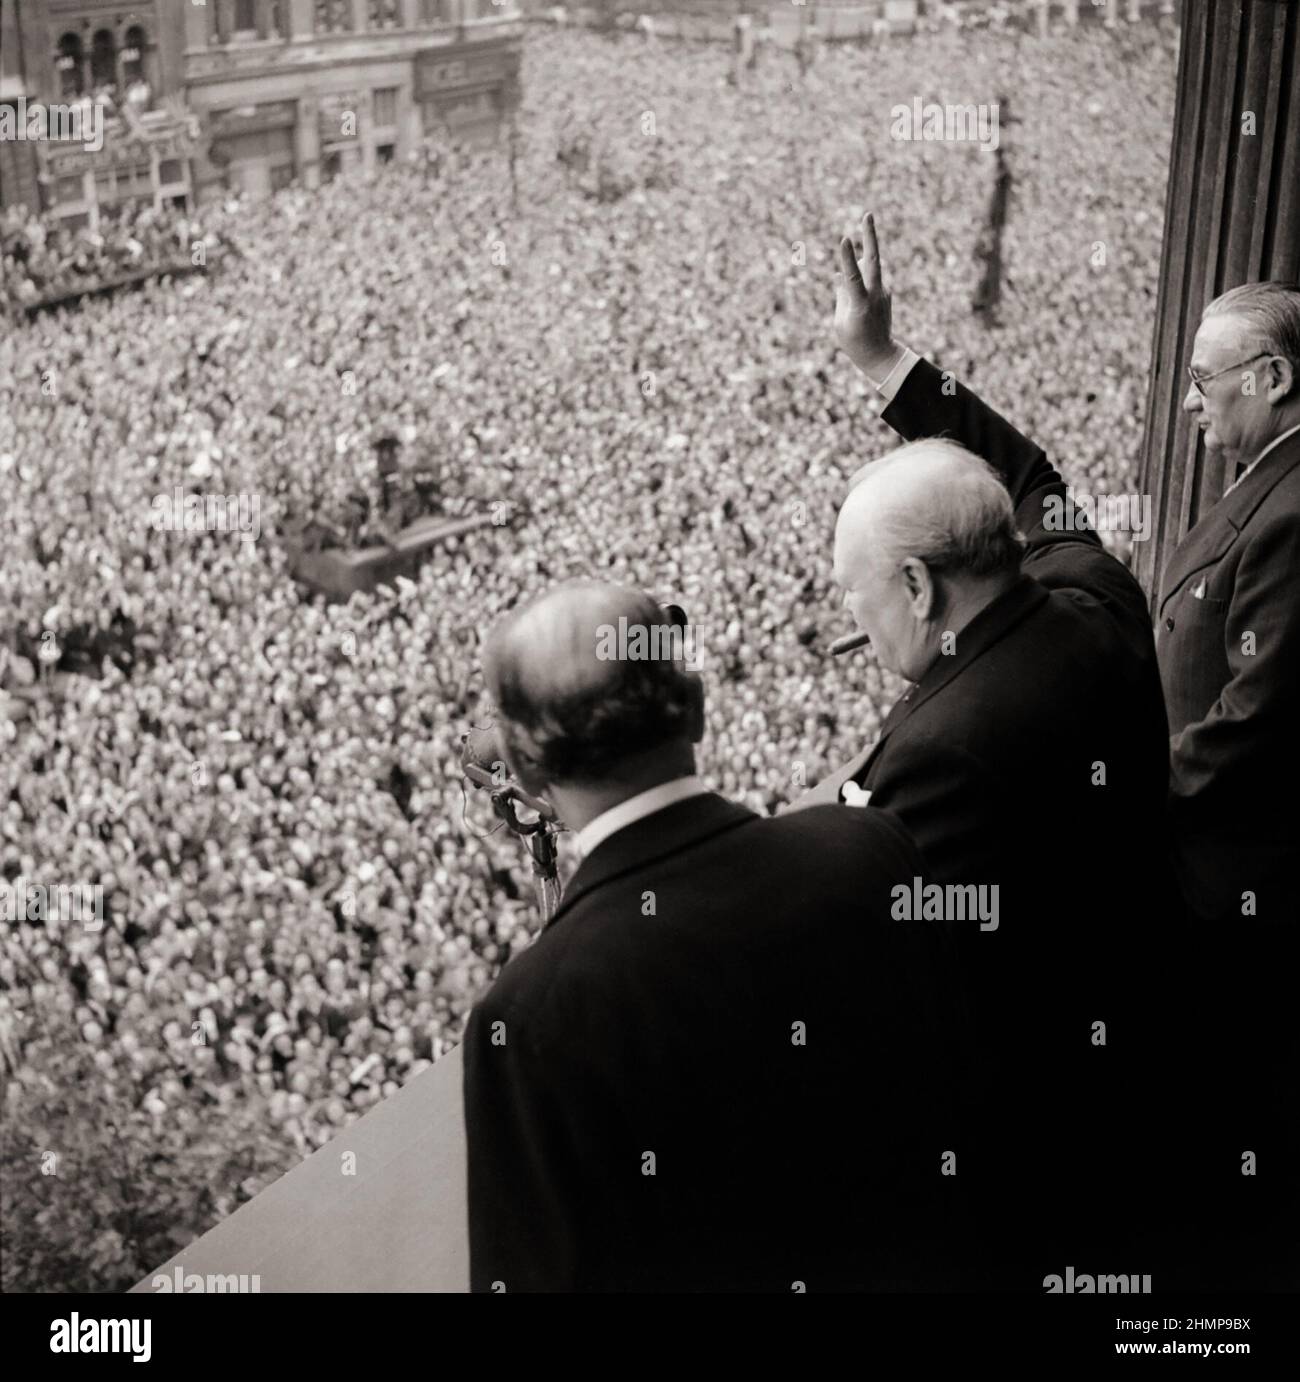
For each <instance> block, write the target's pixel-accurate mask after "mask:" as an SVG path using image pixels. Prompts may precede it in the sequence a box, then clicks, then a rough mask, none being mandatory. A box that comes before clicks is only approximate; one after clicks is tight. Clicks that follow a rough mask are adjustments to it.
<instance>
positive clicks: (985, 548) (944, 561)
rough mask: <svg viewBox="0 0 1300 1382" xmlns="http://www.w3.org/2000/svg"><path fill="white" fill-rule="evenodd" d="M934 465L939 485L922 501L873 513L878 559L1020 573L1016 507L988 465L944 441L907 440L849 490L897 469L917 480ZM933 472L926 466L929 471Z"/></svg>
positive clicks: (896, 504)
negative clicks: (907, 559)
mask: <svg viewBox="0 0 1300 1382" xmlns="http://www.w3.org/2000/svg"><path fill="white" fill-rule="evenodd" d="M927 461H929V462H930V463H931V467H932V468H933V469H934V470H935V471H941V472H942V475H941V477H940V476H936V479H937V480H940V481H941V482H940V483H936V484H935V485H934V486H933V488H932V489H931V491H930V495H929V497H927V499H926V501H925V502H923V503H917V502H915V499H914V498H913V502H910V503H900V502H897V501H895V502H888V501H887V502H885V503H884V504H881V505H880V506H879V507H878V508H877V509H876V511H875V513H874V514H873V520H872V526H873V537H874V538H875V542H874V544H873V545H874V546H875V547H876V548H877V549H878V553H879V558H880V559H881V560H882V561H885V562H887V563H889V564H890V565H891V566H896V565H897V564H898V563H899V562H901V561H902V560H903V559H904V558H905V557H918V558H920V560H921V561H923V562H924V563H925V564H926V566H928V567H929V568H930V569H931V570H932V571H937V572H963V573H965V574H966V575H970V576H993V575H999V574H1004V573H1006V572H1009V571H1015V570H1018V569H1019V567H1020V561H1021V558H1022V557H1023V556H1024V553H1025V540H1024V538H1023V537H1022V536H1021V534H1020V532H1019V531H1018V530H1017V528H1016V513H1015V508H1014V506H1013V505H1012V503H1011V495H1010V494H1009V493H1008V492H1007V488H1006V486H1005V485H1004V484H1003V483H1002V481H1001V480H1000V479H999V478H998V475H997V472H996V471H995V470H994V469H993V467H992V466H990V465H989V463H988V462H987V461H985V460H983V459H982V458H981V457H979V456H977V455H975V453H974V452H973V451H968V450H967V449H966V448H965V447H964V446H961V445H959V444H958V443H957V442H955V441H949V440H948V439H947V438H945V437H927V438H925V439H923V440H920V441H914V442H908V443H907V444H906V445H905V446H900V447H899V448H898V449H897V450H896V451H891V452H890V454H889V455H888V456H885V457H884V458H883V459H881V460H879V461H874V462H873V463H872V464H870V465H866V466H863V467H862V469H861V470H859V471H858V473H857V474H856V475H855V476H854V477H853V482H852V486H851V488H853V489H856V488H857V486H858V485H859V484H861V483H862V482H864V481H865V480H867V479H869V478H871V479H874V478H876V477H878V476H879V475H881V474H882V473H883V472H885V471H887V470H893V469H894V468H895V467H896V466H903V465H905V466H907V468H908V470H909V471H911V472H912V473H913V474H914V475H915V476H916V478H917V480H918V482H920V481H922V480H923V478H924V475H923V470H922V467H925V466H926V462H927ZM926 468H930V467H926Z"/></svg>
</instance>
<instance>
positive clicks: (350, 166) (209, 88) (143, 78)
mask: <svg viewBox="0 0 1300 1382" xmlns="http://www.w3.org/2000/svg"><path fill="white" fill-rule="evenodd" d="M0 25H2V26H3V27H2V28H0V61H2V62H3V66H2V67H0V105H6V104H7V105H9V106H10V108H11V111H13V112H14V114H15V115H17V114H18V113H19V110H20V106H21V105H22V104H23V103H25V104H26V106H27V107H30V106H31V105H33V104H34V103H42V104H45V105H48V104H49V103H55V102H57V103H62V104H63V105H65V106H70V107H71V106H77V105H78V104H80V105H81V106H82V107H84V108H86V109H88V110H89V109H91V108H92V107H95V106H98V107H101V108H102V110H103V112H104V115H105V120H104V141H103V147H102V148H101V149H97V150H93V151H92V150H90V149H88V148H87V147H86V146H85V144H84V143H82V142H73V141H68V140H65V141H60V140H53V139H28V140H9V139H0V205H13V204H16V203H23V204H26V205H29V206H39V207H41V208H42V209H46V210H49V211H52V212H53V213H54V214H56V215H58V216H61V217H66V218H68V219H69V220H71V221H72V222H74V223H76V224H90V225H92V226H94V225H96V224H98V220H99V218H100V216H101V215H102V214H103V213H105V212H106V211H108V210H110V209H111V208H114V207H118V206H122V205H125V204H139V203H150V204H152V205H154V206H159V207H161V206H163V205H166V204H175V205H182V206H192V205H194V204H195V203H198V202H202V201H203V200H204V199H205V198H207V197H209V196H213V195H224V194H225V193H226V192H228V191H241V192H244V193H246V194H248V195H250V196H254V197H260V196H265V195H268V194H269V193H271V192H273V191H275V190H276V189H277V188H279V187H283V186H285V185H286V184H288V183H289V182H292V181H294V180H297V181H300V182H301V183H303V184H304V185H306V186H309V187H314V186H317V185H319V183H321V182H322V181H327V180H329V179H331V178H333V177H336V176H338V175H340V174H343V173H346V172H349V171H357V170H360V171H371V170H373V169H374V168H376V167H377V166H379V165H380V164H383V163H385V162H388V161H390V160H392V159H395V158H405V157H407V156H408V155H409V154H411V153H413V152H414V151H416V150H417V149H419V148H420V147H422V146H424V145H425V144H433V145H437V144H442V143H448V142H452V141H456V142H476V143H480V142H491V141H494V140H495V139H496V138H497V136H498V134H499V132H500V128H501V125H502V122H503V120H505V119H507V118H508V117H509V115H510V114H511V112H513V110H514V109H515V107H516V105H517V104H518V98H519V62H520V48H521V40H522V21H521V20H520V18H519V15H518V12H517V10H516V8H515V0H150V2H149V3H140V4H136V5H134V6H132V5H130V4H124V3H122V0H0Z"/></svg>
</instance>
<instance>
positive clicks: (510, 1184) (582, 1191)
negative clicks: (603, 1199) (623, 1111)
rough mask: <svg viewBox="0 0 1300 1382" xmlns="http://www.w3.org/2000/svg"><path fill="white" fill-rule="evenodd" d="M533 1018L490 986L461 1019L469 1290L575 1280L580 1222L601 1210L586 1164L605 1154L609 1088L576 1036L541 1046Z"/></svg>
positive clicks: (556, 1286) (558, 1285) (564, 1285)
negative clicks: (600, 1107)
mask: <svg viewBox="0 0 1300 1382" xmlns="http://www.w3.org/2000/svg"><path fill="white" fill-rule="evenodd" d="M537 1028H538V1023H537V1022H536V1021H530V1019H529V1017H528V1015H527V1014H526V1013H521V1014H518V1015H516V1010H514V1009H512V1008H511V1007H510V1006H509V1005H508V1004H503V1003H495V1004H494V1003H493V1002H492V996H491V995H489V998H488V999H487V1000H485V1001H484V1003H482V1004H480V1005H479V1006H478V1007H476V1008H475V1009H474V1010H473V1012H472V1013H471V1015H470V1020H469V1023H468V1025H467V1027H466V1032H465V1041H464V1048H465V1075H464V1081H465V1086H464V1092H465V1136H466V1144H467V1155H468V1168H467V1170H468V1201H469V1250H470V1290H471V1291H494V1290H495V1291H501V1290H503V1289H504V1290H505V1291H506V1292H518V1291H573V1290H578V1289H582V1287H583V1284H584V1283H583V1282H582V1281H580V1279H579V1272H580V1269H581V1268H582V1267H583V1265H584V1252H583V1249H584V1240H585V1239H586V1238H588V1237H589V1235H588V1234H586V1232H585V1230H584V1225H585V1224H587V1223H590V1222H591V1216H592V1215H593V1214H594V1215H597V1216H599V1214H600V1212H601V1209H600V1187H599V1184H598V1183H597V1177H594V1176H592V1175H591V1174H590V1168H592V1167H600V1166H604V1165H607V1164H608V1162H609V1157H610V1154H609V1149H608V1147H607V1146H604V1145H603V1144H602V1136H601V1133H600V1129H601V1127H602V1123H603V1119H602V1116H601V1114H600V1113H599V1112H598V1111H597V1110H596V1108H595V1107H594V1103H599V1102H600V1101H601V1100H602V1098H603V1099H604V1100H605V1101H608V1099H609V1096H608V1094H607V1093H604V1085H603V1084H602V1083H601V1081H600V1079H599V1077H598V1076H597V1075H596V1074H595V1072H592V1071H589V1070H587V1069H586V1068H584V1055H583V1047H584V1046H585V1045H586V1043H585V1041H581V1040H575V1041H574V1042H573V1043H568V1042H566V1043H563V1044H562V1045H561V1046H559V1047H556V1048H552V1047H551V1046H548V1047H546V1048H545V1049H543V1048H542V1047H540V1046H539V1044H538V1043H537V1041H536V1040H535V1039H534V1033H535V1031H536V1030H537ZM494 1037H495V1041H494ZM593 1101H594V1103H593ZM581 1168H587V1174H586V1176H585V1179H584V1176H583V1173H582V1170H581ZM588 1265H589V1264H588ZM496 1283H500V1285H498V1284H496Z"/></svg>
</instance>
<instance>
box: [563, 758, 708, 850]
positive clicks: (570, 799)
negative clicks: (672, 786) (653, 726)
mask: <svg viewBox="0 0 1300 1382" xmlns="http://www.w3.org/2000/svg"><path fill="white" fill-rule="evenodd" d="M694 772H695V763H694V761H693V759H691V760H674V759H670V760H669V761H668V762H666V763H663V764H661V765H659V766H658V767H656V768H652V769H647V770H646V771H644V772H639V773H635V774H631V775H629V776H627V777H620V778H619V779H618V780H616V781H614V782H602V783H593V784H585V783H584V784H574V783H567V784H565V785H564V786H556V785H552V786H551V788H550V789H549V791H548V793H547V796H548V798H549V799H550V801H551V804H552V805H553V806H554V807H555V810H556V813H557V814H558V815H559V817H560V819H561V820H562V821H563V822H564V824H565V825H566V826H568V828H569V829H570V830H572V831H573V832H574V833H575V834H576V833H577V832H578V831H579V830H581V829H582V828H583V827H584V826H586V825H589V824H590V823H591V822H592V821H594V820H595V819H596V817H597V816H603V815H604V814H605V812H606V811H612V810H613V809H614V807H616V806H621V805H622V804H623V802H625V801H629V800H630V799H631V798H632V797H639V796H640V795H641V793H642V792H648V791H650V789H651V788H652V787H659V786H661V785H662V784H663V783H665V782H675V781H676V780H677V779H678V778H679V777H690V776H691V775H692V774H693V773H694Z"/></svg>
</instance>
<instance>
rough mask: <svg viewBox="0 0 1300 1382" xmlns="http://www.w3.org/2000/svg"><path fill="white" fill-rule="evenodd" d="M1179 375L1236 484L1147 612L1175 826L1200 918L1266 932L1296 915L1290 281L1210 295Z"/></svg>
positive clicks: (1296, 501)
mask: <svg viewBox="0 0 1300 1382" xmlns="http://www.w3.org/2000/svg"><path fill="white" fill-rule="evenodd" d="M1188 374H1189V375H1190V376H1191V381H1192V382H1191V387H1190V388H1189V389H1188V391H1187V397H1186V398H1185V399H1184V400H1183V408H1184V409H1185V410H1186V411H1187V412H1188V413H1190V414H1191V415H1192V417H1193V418H1194V420H1195V422H1196V425H1197V426H1198V427H1200V428H1201V430H1202V434H1203V437H1204V441H1205V447H1206V450H1207V451H1209V452H1212V453H1218V454H1221V455H1222V457H1223V460H1224V461H1225V463H1226V468H1227V471H1226V473H1227V474H1228V475H1229V476H1230V477H1231V484H1230V485H1229V487H1228V490H1227V492H1226V493H1225V494H1224V496H1223V498H1222V499H1220V500H1219V502H1218V503H1217V504H1215V505H1214V507H1213V508H1211V509H1210V510H1209V512H1208V513H1206V514H1205V515H1204V516H1203V517H1202V519H1201V521H1200V522H1199V523H1198V524H1197V525H1196V526H1195V527H1194V528H1193V529H1192V530H1191V532H1189V533H1188V534H1187V536H1186V537H1185V538H1184V539H1183V540H1182V542H1181V543H1179V545H1178V547H1177V549H1176V550H1175V552H1174V554H1173V556H1172V557H1171V558H1170V560H1169V563H1168V565H1167V566H1166V568H1165V572H1164V578H1163V580H1162V581H1161V587H1160V599H1159V603H1158V605H1157V607H1156V651H1157V654H1158V656H1159V659H1160V674H1161V680H1162V681H1163V683H1164V688H1165V701H1166V704H1167V706H1168V709H1169V732H1170V736H1171V739H1170V773H1171V777H1170V801H1169V805H1170V823H1171V826H1172V829H1173V840H1174V852H1175V859H1176V861H1177V865H1178V872H1179V877H1180V879H1181V881H1182V884H1183V889H1184V892H1185V893H1186V895H1187V901H1188V905H1189V906H1190V907H1191V909H1192V911H1193V912H1194V913H1195V915H1196V916H1198V917H1199V918H1201V919H1202V920H1204V921H1207V922H1211V923H1213V922H1216V921H1229V920H1234V921H1235V922H1236V923H1238V924H1244V925H1246V926H1248V927H1249V928H1250V929H1252V930H1254V929H1262V928H1267V927H1270V926H1272V925H1275V924H1281V923H1282V922H1283V920H1284V919H1285V920H1287V921H1290V922H1292V923H1294V921H1295V920H1296V917H1297V910H1298V908H1300V887H1297V879H1296V873H1297V870H1296V867H1295V858H1296V854H1297V846H1298V845H1300V805H1297V801H1296V798H1295V796H1294V794H1293V790H1292V788H1291V784H1292V783H1294V782H1295V781H1296V780H1297V774H1300V719H1298V718H1297V714H1296V712H1297V709H1298V708H1300V284H1284V283H1250V284H1246V285H1245V286H1243V287H1240V288H1233V289H1232V290H1231V291H1230V292H1227V293H1224V294H1223V295H1222V296H1221V297H1218V298H1216V299H1215V300H1214V301H1213V302H1212V303H1210V305H1209V306H1208V307H1207V308H1206V309H1205V313H1204V315H1203V316H1202V318H1201V324H1200V327H1199V328H1198V330H1197V332H1196V339H1195V342H1194V344H1193V347H1192V362H1191V365H1190V366H1189V367H1188ZM1243 918H1246V919H1247V920H1246V921H1245V922H1243V920H1242V919H1243ZM1250 918H1257V920H1256V921H1251V920H1249V919H1250Z"/></svg>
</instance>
